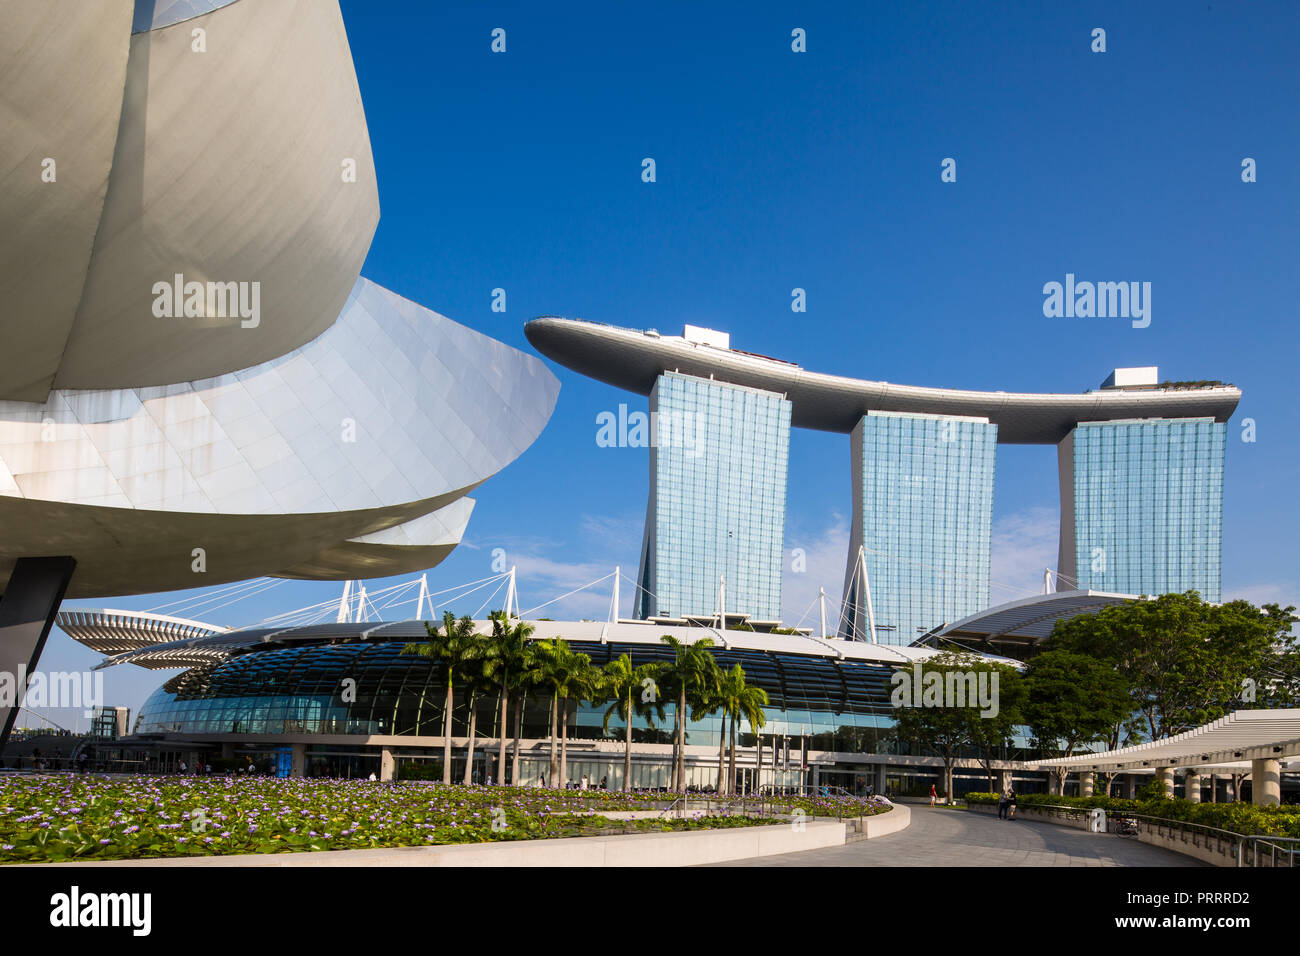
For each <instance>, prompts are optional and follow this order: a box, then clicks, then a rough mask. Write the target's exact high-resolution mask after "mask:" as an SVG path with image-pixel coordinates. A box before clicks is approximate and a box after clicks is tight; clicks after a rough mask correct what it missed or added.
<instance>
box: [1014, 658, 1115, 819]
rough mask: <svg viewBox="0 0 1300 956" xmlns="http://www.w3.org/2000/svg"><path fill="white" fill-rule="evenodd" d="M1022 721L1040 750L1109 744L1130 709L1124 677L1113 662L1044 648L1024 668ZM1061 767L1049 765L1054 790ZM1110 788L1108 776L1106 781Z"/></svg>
mask: <svg viewBox="0 0 1300 956" xmlns="http://www.w3.org/2000/svg"><path fill="white" fill-rule="evenodd" d="M1024 684H1025V689H1026V690H1027V691H1028V699H1027V700H1026V701H1025V707H1024V720H1025V723H1026V724H1028V726H1029V730H1030V733H1032V734H1033V736H1034V737H1035V738H1036V746H1038V747H1039V749H1041V750H1053V751H1058V752H1059V755H1060V756H1062V757H1069V756H1071V755H1072V754H1073V753H1074V752H1075V751H1076V750H1077V749H1078V748H1080V747H1084V746H1087V745H1089V744H1094V743H1105V742H1108V740H1109V738H1110V736H1111V734H1112V732H1113V730H1114V728H1115V727H1116V726H1117V725H1120V724H1122V723H1123V722H1124V721H1125V720H1126V719H1127V718H1128V717H1129V715H1130V714H1132V712H1133V701H1132V698H1131V696H1130V694H1129V688H1128V685H1127V684H1126V683H1125V681H1124V678H1123V676H1122V675H1121V674H1120V673H1119V671H1117V670H1116V669H1115V668H1114V666H1113V665H1111V664H1109V663H1107V662H1106V661H1104V660H1098V659H1097V658H1094V657H1089V656H1087V655H1085V654H1076V653H1074V652H1072V651H1060V650H1046V651H1043V652H1042V653H1039V654H1036V655H1035V656H1034V657H1032V658H1030V660H1029V662H1028V664H1027V665H1026V666H1025V676H1024ZM1068 772H1069V771H1068V770H1067V769H1066V768H1063V767H1061V768H1054V770H1053V773H1054V774H1055V775H1056V778H1057V788H1056V792H1057V793H1064V792H1065V777H1066V774H1067V773H1068ZM1106 789H1107V791H1108V792H1109V789H1110V787H1109V780H1107V787H1106Z"/></svg>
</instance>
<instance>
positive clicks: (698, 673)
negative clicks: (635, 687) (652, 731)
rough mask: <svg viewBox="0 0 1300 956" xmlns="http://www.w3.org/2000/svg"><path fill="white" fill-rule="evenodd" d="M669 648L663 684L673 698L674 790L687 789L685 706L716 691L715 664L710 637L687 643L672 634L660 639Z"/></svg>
mask: <svg viewBox="0 0 1300 956" xmlns="http://www.w3.org/2000/svg"><path fill="white" fill-rule="evenodd" d="M659 640H661V641H662V642H663V643H665V644H667V645H668V646H669V647H670V648H672V652H673V658H672V660H671V661H666V662H665V666H664V671H663V679H664V683H665V684H666V685H667V687H668V689H669V691H670V693H671V694H672V696H673V697H674V698H675V700H676V707H675V714H674V718H673V719H674V735H673V789H674V790H681V791H684V790H685V789H686V714H687V711H686V708H687V705H688V704H689V703H692V702H697V703H698V702H702V701H704V700H707V699H708V698H709V696H710V695H711V694H715V693H716V692H717V691H716V688H717V684H718V664H717V661H716V660H714V657H713V653H712V651H711V650H710V649H711V648H712V647H713V640H712V639H711V638H708V637H702V638H700V639H699V640H697V641H694V642H692V643H690V644H686V643H683V642H682V641H679V640H677V638H675V637H673V636H672V635H671V634H665V635H663V637H661V638H659Z"/></svg>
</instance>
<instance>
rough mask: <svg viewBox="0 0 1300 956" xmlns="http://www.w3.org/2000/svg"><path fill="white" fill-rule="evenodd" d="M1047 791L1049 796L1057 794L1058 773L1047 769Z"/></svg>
mask: <svg viewBox="0 0 1300 956" xmlns="http://www.w3.org/2000/svg"><path fill="white" fill-rule="evenodd" d="M1047 793H1048V795H1049V796H1056V773H1055V771H1052V770H1049V771H1047Z"/></svg>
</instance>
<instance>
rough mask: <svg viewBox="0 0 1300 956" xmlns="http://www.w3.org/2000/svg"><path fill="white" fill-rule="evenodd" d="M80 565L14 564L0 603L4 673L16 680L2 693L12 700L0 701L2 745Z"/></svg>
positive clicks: (0, 668) (53, 561) (64, 561)
mask: <svg viewBox="0 0 1300 956" xmlns="http://www.w3.org/2000/svg"><path fill="white" fill-rule="evenodd" d="M76 567H77V562H76V561H75V560H73V559H72V558H19V559H18V560H17V561H15V562H14V568H13V572H12V573H11V574H10V575H9V583H8V584H7V585H6V586H5V590H4V601H3V602H0V672H2V673H5V674H8V675H9V679H10V681H12V682H13V684H14V687H13V693H12V694H6V695H4V696H5V699H6V700H7V701H9V703H6V704H0V747H3V746H4V743H5V741H6V740H8V739H9V732H10V731H11V730H13V726H14V720H15V719H16V718H17V717H18V707H17V703H18V699H19V697H21V695H22V694H23V692H24V691H25V690H26V689H27V679H28V678H29V677H30V675H31V674H32V673H33V672H34V671H35V670H36V669H37V665H39V664H40V660H41V651H42V650H43V649H44V647H45V640H46V638H48V637H49V636H50V628H51V627H52V626H53V625H54V618H55V615H57V614H58V613H59V605H60V604H61V603H63V595H64V593H65V592H66V591H67V590H68V582H69V581H70V580H72V572H73V570H74V569H75V568H76ZM18 675H23V676H21V677H20V676H18ZM20 682H21V686H18V685H19V683H20Z"/></svg>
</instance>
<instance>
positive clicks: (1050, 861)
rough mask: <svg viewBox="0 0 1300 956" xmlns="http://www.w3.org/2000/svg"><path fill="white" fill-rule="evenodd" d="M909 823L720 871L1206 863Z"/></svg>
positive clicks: (1125, 848)
mask: <svg viewBox="0 0 1300 956" xmlns="http://www.w3.org/2000/svg"><path fill="white" fill-rule="evenodd" d="M911 810H912V825H911V826H910V827H908V828H907V829H906V830H903V831H901V832H899V833H894V834H891V835H889V836H885V837H877V838H876V839H874V840H861V841H859V842H857V843H848V844H845V845H844V846H835V847H829V848H827V849H824V850H808V851H805V852H803V853H785V854H782V855H779V856H767V857H760V858H755V859H749V860H737V861H735V862H734V863H723V864H717V865H720V866H1205V865H1208V864H1203V863H1201V862H1200V861H1199V860H1194V859H1192V858H1191V857H1189V856H1183V855H1182V854H1181V853H1174V852H1173V851H1171V850H1164V849H1160V848H1159V847H1154V846H1148V845H1147V844H1145V843H1139V842H1137V840H1136V839H1135V838H1125V837H1118V836H1113V835H1109V834H1104V833H1088V832H1087V831H1086V830H1075V829H1073V828H1072V827H1063V826H1058V825H1056V824H1053V823H1039V822H1036V821H1035V822H1030V821H1028V820H999V819H998V818H997V817H996V816H993V815H992V814H983V813H967V812H966V811H965V810H945V809H931V808H930V807H926V806H916V805H913V806H912V807H911Z"/></svg>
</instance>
